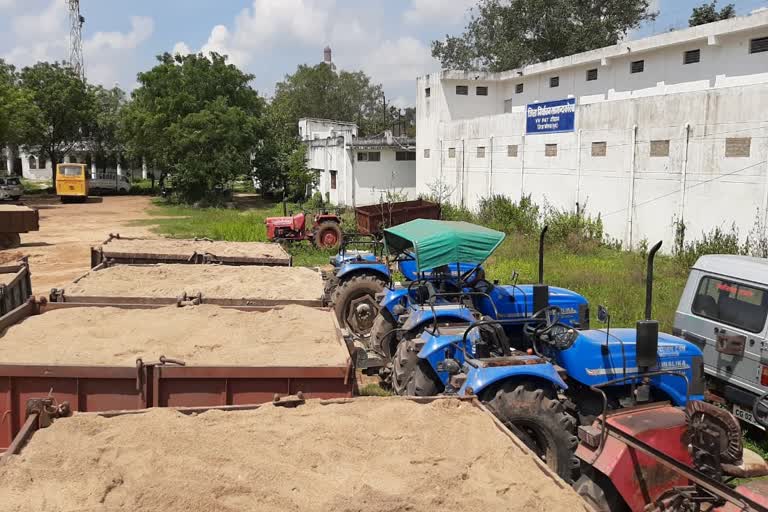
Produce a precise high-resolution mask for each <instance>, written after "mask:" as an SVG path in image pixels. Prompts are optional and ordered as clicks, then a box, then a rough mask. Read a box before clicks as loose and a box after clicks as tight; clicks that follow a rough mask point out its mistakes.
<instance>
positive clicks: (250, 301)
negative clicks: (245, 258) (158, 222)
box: [48, 259, 327, 308]
mask: <svg viewBox="0 0 768 512" xmlns="http://www.w3.org/2000/svg"><path fill="white" fill-rule="evenodd" d="M117 265H118V264H116V263H115V262H114V261H112V260H111V259H110V260H107V261H104V262H102V263H99V264H98V265H96V266H95V267H93V268H92V269H91V270H90V271H89V272H86V273H85V274H83V275H82V276H80V277H78V278H77V279H75V280H74V281H73V284H74V283H77V282H79V281H80V280H81V279H84V278H85V277H86V276H87V275H88V274H89V273H90V272H98V271H101V270H104V269H107V268H110V267H114V266H117ZM125 266H131V267H143V266H144V265H141V264H136V265H125ZM48 300H50V301H51V302H57V303H58V302H65V303H69V304H84V305H88V304H90V305H95V304H109V305H114V304H116V303H119V304H149V305H158V306H171V305H174V304H176V305H178V306H183V305H192V306H197V305H200V304H211V305H214V306H262V307H274V306H287V305H290V304H295V305H298V306H308V307H314V308H319V307H323V306H326V305H327V301H326V300H325V298H324V296H323V295H322V294H321V296H319V297H318V298H317V299H312V300H309V299H291V298H288V297H286V298H282V299H263V298H260V297H247V298H242V299H231V298H221V297H207V296H205V294H202V293H198V294H196V295H189V294H188V293H187V291H186V290H179V294H178V295H176V296H173V297H146V296H139V297H118V296H86V295H67V293H66V288H53V289H52V290H51V293H50V295H49V297H48Z"/></svg>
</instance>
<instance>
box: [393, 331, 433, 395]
mask: <svg viewBox="0 0 768 512" xmlns="http://www.w3.org/2000/svg"><path fill="white" fill-rule="evenodd" d="M418 354H419V350H418V349H417V348H416V344H415V343H414V342H413V340H406V341H403V342H402V343H400V344H399V345H398V346H397V350H396V351H395V355H394V357H393V358H392V391H394V392H395V394H397V395H400V396H435V395H437V394H438V393H440V386H439V385H438V383H437V378H436V376H434V375H433V372H432V368H431V367H430V366H429V363H427V362H426V361H424V360H422V359H419V356H418Z"/></svg>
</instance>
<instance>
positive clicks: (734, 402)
mask: <svg viewBox="0 0 768 512" xmlns="http://www.w3.org/2000/svg"><path fill="white" fill-rule="evenodd" d="M766 315H768V259H764V258H752V257H748V256H733V255H708V256H702V257H701V258H699V260H698V261H697V262H696V264H695V265H694V266H693V268H692V269H691V273H690V276H689V277H688V284H687V285H686V287H685V290H684V291H683V296H682V297H681V299H680V304H679V306H678V307H677V312H676V314H675V329H674V333H675V334H677V335H678V336H680V337H682V338H684V339H686V340H688V341H690V342H692V343H695V344H697V345H698V346H699V347H700V348H701V349H702V351H703V352H704V372H705V374H706V377H707V386H708V396H709V398H710V399H711V400H712V401H714V402H716V403H718V404H719V405H721V406H724V407H727V408H729V409H731V410H732V411H733V414H734V416H736V417H737V418H739V419H740V420H742V421H744V422H746V423H750V424H752V425H754V426H756V427H759V428H763V427H762V426H761V425H760V424H759V422H757V421H756V419H755V418H754V417H753V412H752V410H753V405H754V403H755V399H756V398H757V397H759V396H761V395H763V394H765V393H767V392H768V332H766Z"/></svg>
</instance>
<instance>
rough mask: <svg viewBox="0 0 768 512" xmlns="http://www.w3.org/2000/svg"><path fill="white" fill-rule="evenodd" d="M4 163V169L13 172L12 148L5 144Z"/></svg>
mask: <svg viewBox="0 0 768 512" xmlns="http://www.w3.org/2000/svg"><path fill="white" fill-rule="evenodd" d="M5 165H6V169H8V174H9V175H11V174H13V150H12V149H11V146H6V148H5Z"/></svg>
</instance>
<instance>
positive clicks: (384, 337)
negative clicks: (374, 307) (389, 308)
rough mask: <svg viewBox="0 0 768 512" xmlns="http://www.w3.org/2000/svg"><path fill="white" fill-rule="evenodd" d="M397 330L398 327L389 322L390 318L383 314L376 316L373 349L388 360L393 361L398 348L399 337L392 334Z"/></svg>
mask: <svg viewBox="0 0 768 512" xmlns="http://www.w3.org/2000/svg"><path fill="white" fill-rule="evenodd" d="M396 328H397V326H396V325H395V324H393V323H392V322H391V321H390V320H389V317H387V316H384V314H382V313H381V312H379V314H378V315H376V318H375V319H374V321H373V327H372V328H371V348H372V349H373V350H375V351H377V352H379V353H381V355H383V356H384V357H385V358H386V359H388V360H389V359H392V354H394V353H395V347H396V346H397V336H396V335H395V334H391V333H392V331H393V330H395V329H396Z"/></svg>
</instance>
